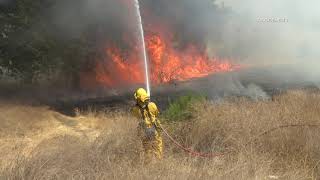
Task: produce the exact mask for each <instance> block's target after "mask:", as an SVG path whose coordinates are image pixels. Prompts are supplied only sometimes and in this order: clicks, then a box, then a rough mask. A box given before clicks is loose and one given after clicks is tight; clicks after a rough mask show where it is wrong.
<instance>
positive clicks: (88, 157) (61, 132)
mask: <svg viewBox="0 0 320 180" xmlns="http://www.w3.org/2000/svg"><path fill="white" fill-rule="evenodd" d="M0 112H1V113H0V118H1V124H0V159H1V162H0V168H1V175H0V179H199V178H200V179H318V178H320V174H319V172H320V169H319V166H318V162H319V161H320V154H319V152H320V151H319V150H320V144H319V140H320V133H319V128H317V127H313V126H306V125H317V124H320V122H319V120H320V118H319V117H320V93H319V92H318V91H317V92H315V91H312V92H311V91H289V92H287V93H284V94H281V95H277V96H274V97H273V98H272V100H270V101H251V100H249V99H246V98H229V99H225V100H224V101H223V102H219V103H213V102H210V101H199V102H194V103H193V104H192V106H190V107H189V108H188V112H189V113H190V114H191V116H189V117H188V119H185V120H181V121H168V120H166V121H165V123H164V126H165V127H166V128H167V130H168V131H169V132H170V133H171V134H172V135H173V137H174V138H175V139H177V140H178V141H179V142H181V143H182V144H184V145H186V146H188V147H191V148H192V149H194V150H197V151H202V152H219V153H220V152H222V153H225V154H224V155H223V156H219V157H215V158H199V157H193V156H189V155H188V154H186V153H185V152H183V151H181V150H180V149H178V148H177V147H176V146H174V145H173V144H172V143H171V142H170V141H169V140H168V139H167V138H165V157H164V159H163V160H162V161H159V162H157V161H155V162H152V163H151V164H148V165H146V164H144V161H143V152H142V147H141V144H140V141H139V139H137V138H136V125H137V123H136V121H135V120H134V119H132V117H131V116H130V114H128V113H127V112H125V111H123V110H119V111H117V110H114V109H113V110H112V111H111V110H108V109H106V110H105V111H99V112H97V111H94V110H87V111H85V112H79V111H76V114H77V116H76V117H67V116H65V115H62V114H60V113H58V112H55V111H53V110H50V108H49V107H45V106H39V107H34V106H29V105H21V104H20V105H18V104H17V103H8V102H6V103H2V105H0ZM288 124H290V125H297V124H299V125H305V126H303V127H287V128H281V129H273V128H275V127H279V126H281V125H288ZM270 129H273V130H272V131H268V130H270ZM264 132H266V133H264Z"/></svg>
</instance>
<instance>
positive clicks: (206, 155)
mask: <svg viewBox="0 0 320 180" xmlns="http://www.w3.org/2000/svg"><path fill="white" fill-rule="evenodd" d="M292 127H314V128H319V127H320V125H315V124H289V125H280V126H277V127H274V128H272V129H269V130H267V131H264V132H263V133H261V134H259V135H257V136H255V137H254V138H253V139H252V140H250V141H249V142H247V143H245V145H244V146H247V145H248V144H250V143H252V142H253V141H255V140H256V139H258V138H259V137H261V136H264V135H267V134H270V133H271V132H274V131H276V130H279V129H285V128H292ZM160 128H161V130H162V131H163V133H164V134H165V135H166V136H167V137H168V138H169V140H170V141H171V142H172V143H173V144H174V145H176V146H177V147H178V148H180V149H181V150H183V151H184V152H186V153H188V154H190V155H191V156H194V157H202V158H215V157H221V156H224V155H227V154H229V153H230V152H225V153H218V152H210V153H203V152H197V151H194V150H192V149H191V148H187V147H185V146H183V145H181V144H180V143H179V142H178V141H176V140H175V139H174V138H173V137H172V136H171V135H170V134H169V133H168V131H166V129H165V128H163V126H162V125H160Z"/></svg>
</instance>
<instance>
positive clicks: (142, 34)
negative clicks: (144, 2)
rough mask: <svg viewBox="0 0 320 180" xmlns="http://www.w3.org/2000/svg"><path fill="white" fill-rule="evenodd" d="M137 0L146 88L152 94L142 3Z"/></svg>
mask: <svg viewBox="0 0 320 180" xmlns="http://www.w3.org/2000/svg"><path fill="white" fill-rule="evenodd" d="M134 1H135V8H136V10H137V19H138V23H139V31H140V39H141V44H142V47H141V48H142V54H143V61H144V69H145V80H146V89H147V92H148V95H149V96H151V89H150V82H149V81H150V79H149V65H148V58H147V52H146V45H145V41H144V31H143V24H142V18H141V13H140V5H139V1H138V0H134Z"/></svg>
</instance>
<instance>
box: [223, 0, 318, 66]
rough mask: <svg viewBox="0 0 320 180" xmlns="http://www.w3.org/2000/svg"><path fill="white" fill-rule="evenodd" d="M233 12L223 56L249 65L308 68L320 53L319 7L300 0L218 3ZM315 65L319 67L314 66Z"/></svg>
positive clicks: (227, 30) (312, 2) (252, 0)
mask: <svg viewBox="0 0 320 180" xmlns="http://www.w3.org/2000/svg"><path fill="white" fill-rule="evenodd" d="M217 3H218V4H220V5H222V4H223V5H224V6H226V7H229V8H231V9H232V11H233V12H234V15H233V16H232V17H231V20H230V21H229V22H228V23H227V24H226V26H225V27H224V28H225V30H226V31H225V34H224V36H223V39H224V41H225V42H226V43H225V44H226V45H227V46H225V49H222V52H223V53H226V54H233V52H231V51H232V49H237V50H236V51H235V52H236V53H235V54H233V55H238V56H239V57H240V58H244V59H245V60H247V61H249V62H251V63H257V62H258V63H260V64H261V63H263V64H276V63H278V64H284V63H287V64H288V63H290V64H292V63H298V64H308V63H314V62H317V61H318V60H317V59H318V58H319V57H320V52H319V51H317V42H319V40H320V34H319V33H318V32H319V30H320V23H319V22H320V12H319V10H318V8H317V7H318V6H319V5H320V3H319V2H318V1H316V0H311V1H308V2H304V1H299V0H283V1H277V0H268V1H267V0H262V1H254V0H244V1H236V0H218V1H217ZM317 64H319V63H318V62H317Z"/></svg>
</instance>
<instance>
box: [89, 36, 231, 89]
mask: <svg viewBox="0 0 320 180" xmlns="http://www.w3.org/2000/svg"><path fill="white" fill-rule="evenodd" d="M145 41H146V48H147V52H148V60H149V62H150V77H151V82H152V83H153V84H160V83H169V82H171V81H186V80H189V79H192V78H200V77H205V76H208V75H210V74H213V73H217V72H228V71H233V70H235V69H236V68H237V66H235V65H232V64H231V63H229V60H227V59H218V58H209V57H208V55H206V54H205V53H204V51H202V50H200V49H199V48H197V47H196V46H194V45H192V44H190V45H188V46H187V47H186V48H185V49H184V50H178V49H176V48H174V47H173V45H172V44H171V43H170V42H169V41H171V40H167V39H165V38H164V37H161V35H159V34H154V33H153V34H151V35H150V34H148V35H147V37H146V40H145ZM105 53H106V59H105V60H104V61H97V63H96V66H95V74H96V78H95V79H96V81H97V82H98V84H101V85H103V86H106V87H115V86H123V85H130V84H137V83H144V79H145V77H144V73H143V72H144V71H143V68H144V67H143V64H142V63H143V62H142V59H141V57H140V55H139V54H140V53H139V48H137V47H135V48H134V49H133V50H132V52H130V53H123V52H122V51H121V50H120V48H118V47H116V46H114V45H113V46H111V45H109V46H108V47H107V48H106V50H105Z"/></svg>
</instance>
